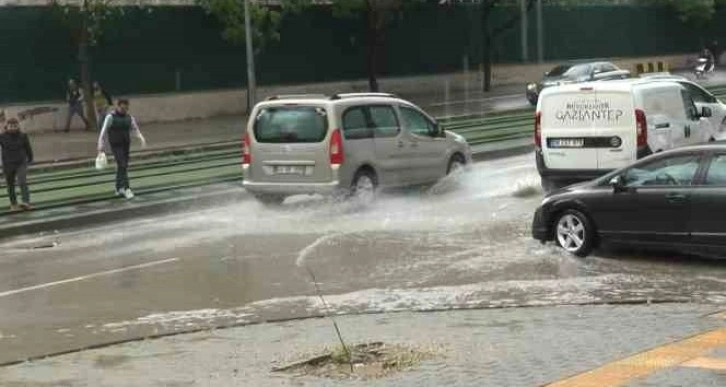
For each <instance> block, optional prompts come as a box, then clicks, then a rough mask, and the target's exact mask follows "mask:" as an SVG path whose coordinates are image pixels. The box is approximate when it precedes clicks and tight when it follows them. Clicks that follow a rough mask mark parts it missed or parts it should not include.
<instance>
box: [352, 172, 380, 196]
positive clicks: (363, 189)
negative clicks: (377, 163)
mask: <svg viewBox="0 0 726 387" xmlns="http://www.w3.org/2000/svg"><path fill="white" fill-rule="evenodd" d="M377 188H378V179H377V178H376V174H375V173H373V171H371V170H368V169H361V170H359V171H358V172H356V173H355V177H353V185H352V186H351V187H350V193H351V197H352V198H353V199H355V200H357V201H359V202H361V203H363V204H369V203H372V202H373V201H374V200H375V198H376V189H377Z"/></svg>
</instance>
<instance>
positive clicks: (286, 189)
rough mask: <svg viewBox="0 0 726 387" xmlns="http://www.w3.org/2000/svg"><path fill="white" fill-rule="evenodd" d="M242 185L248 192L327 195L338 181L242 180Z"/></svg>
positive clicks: (333, 191) (334, 188) (335, 189)
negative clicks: (279, 181)
mask: <svg viewBox="0 0 726 387" xmlns="http://www.w3.org/2000/svg"><path fill="white" fill-rule="evenodd" d="M242 185H243V186H244V187H245V189H246V190H247V191H249V192H250V193H253V194H266V195H302V194H322V195H329V194H333V193H335V192H336V191H337V190H338V189H339V187H340V184H339V182H338V181H331V182H325V183H268V182H256V181H248V180H244V181H243V182H242Z"/></svg>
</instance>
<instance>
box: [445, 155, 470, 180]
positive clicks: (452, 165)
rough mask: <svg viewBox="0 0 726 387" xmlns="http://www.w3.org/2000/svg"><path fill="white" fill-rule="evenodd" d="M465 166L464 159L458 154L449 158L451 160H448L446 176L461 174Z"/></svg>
mask: <svg viewBox="0 0 726 387" xmlns="http://www.w3.org/2000/svg"><path fill="white" fill-rule="evenodd" d="M465 165H466V161H464V157H462V156H461V155H460V154H458V153H457V154H455V155H453V156H451V159H450V160H449V166H448V167H447V168H446V175H447V176H448V175H452V174H459V173H461V172H463V171H464V166H465Z"/></svg>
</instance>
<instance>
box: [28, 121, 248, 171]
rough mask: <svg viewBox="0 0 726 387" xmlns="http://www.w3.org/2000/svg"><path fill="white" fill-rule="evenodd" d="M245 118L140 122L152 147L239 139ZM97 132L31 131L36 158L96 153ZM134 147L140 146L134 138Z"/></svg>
mask: <svg viewBox="0 0 726 387" xmlns="http://www.w3.org/2000/svg"><path fill="white" fill-rule="evenodd" d="M245 124H246V118H245V117H240V116H231V117H217V118H209V119H205V120H189V121H180V122H165V123H156V124H147V125H141V132H142V133H144V136H145V137H146V140H147V142H148V148H147V149H150V150H155V149H164V148H169V147H174V146H181V145H193V144H200V143H211V142H217V141H229V140H238V139H240V138H241V133H242V128H244V126H245ZM97 141H98V132H96V131H93V132H91V131H84V130H77V129H76V130H71V131H70V132H68V133H64V132H60V133H55V132H48V133H40V134H32V135H31V142H32V143H33V153H34V154H35V162H36V163H43V162H56V161H63V160H69V159H80V158H94V157H96V153H97V152H96V143H97ZM132 149H135V150H138V149H140V148H139V145H138V142H136V141H135V140H134V143H133V145H132Z"/></svg>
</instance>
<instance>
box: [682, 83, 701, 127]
mask: <svg viewBox="0 0 726 387" xmlns="http://www.w3.org/2000/svg"><path fill="white" fill-rule="evenodd" d="M681 98H683V106H685V108H686V117H688V119H689V120H691V121H695V120H697V119H698V109H696V105H695V104H694V103H693V99H692V98H691V95H690V94H688V92H687V91H686V90H681Z"/></svg>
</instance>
